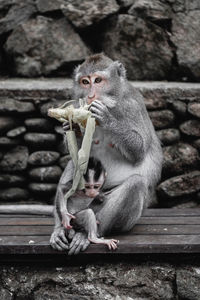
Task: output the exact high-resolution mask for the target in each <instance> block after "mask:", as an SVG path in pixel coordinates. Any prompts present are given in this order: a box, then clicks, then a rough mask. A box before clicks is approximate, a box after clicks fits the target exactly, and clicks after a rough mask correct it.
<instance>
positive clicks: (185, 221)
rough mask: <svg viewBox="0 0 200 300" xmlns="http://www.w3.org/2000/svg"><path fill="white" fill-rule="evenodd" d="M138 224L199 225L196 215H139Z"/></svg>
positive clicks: (199, 221)
mask: <svg viewBox="0 0 200 300" xmlns="http://www.w3.org/2000/svg"><path fill="white" fill-rule="evenodd" d="M138 224H149V225H151V224H166V225H168V224H172V225H173V224H174V225H178V224H179V225H192V224H194V225H200V217H196V216H194V217H193V216H190V217H189V216H188V217H182V216H181V217H179V216H173V217H163V216H161V217H157V216H156V217H155V216H154V217H141V218H140V219H139V221H138Z"/></svg>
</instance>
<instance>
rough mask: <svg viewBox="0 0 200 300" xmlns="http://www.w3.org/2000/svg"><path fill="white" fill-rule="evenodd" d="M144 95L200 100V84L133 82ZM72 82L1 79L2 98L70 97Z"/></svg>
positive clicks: (65, 79)
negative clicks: (159, 94)
mask: <svg viewBox="0 0 200 300" xmlns="http://www.w3.org/2000/svg"><path fill="white" fill-rule="evenodd" d="M131 84H132V85H133V86H134V87H135V88H137V89H139V90H140V91H141V92H142V93H144V94H146V93H147V92H148V93H151V94H152V95H153V94H154V93H155V95H158V93H161V94H163V95H165V96H168V97H169V96H172V97H176V98H177V99H180V100H185V99H188V101H189V100H194V98H197V99H198V100H199V99H200V83H188V82H187V83H184V82H165V81H152V82H150V81H131ZM71 87H72V80H71V79H69V78H40V79H27V78H25V79H21V78H20V79H19V78H13V79H0V96H7V97H10V96H12V97H15V98H18V97H24V96H26V97H32V98H39V97H42V96H43V97H49V96H51V97H55V98H60V97H62V96H64V97H66V96H69V92H70V89H71Z"/></svg>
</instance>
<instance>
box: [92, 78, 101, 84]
mask: <svg viewBox="0 0 200 300" xmlns="http://www.w3.org/2000/svg"><path fill="white" fill-rule="evenodd" d="M101 81H102V78H101V77H96V78H95V81H94V82H95V83H100V82H101Z"/></svg>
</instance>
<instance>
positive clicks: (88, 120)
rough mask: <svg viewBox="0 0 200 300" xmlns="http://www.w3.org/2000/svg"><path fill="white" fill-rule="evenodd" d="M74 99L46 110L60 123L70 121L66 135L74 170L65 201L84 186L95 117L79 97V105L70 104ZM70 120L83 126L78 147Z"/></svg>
mask: <svg viewBox="0 0 200 300" xmlns="http://www.w3.org/2000/svg"><path fill="white" fill-rule="evenodd" d="M75 101H76V100H72V101H69V102H66V103H64V104H63V105H62V106H60V107H58V108H50V109H49V110H48V116H50V117H53V118H55V119H57V120H58V121H60V122H62V123H63V122H65V121H66V120H68V121H69V123H70V129H71V130H69V131H67V132H66V137H67V143H68V149H69V153H70V156H71V158H72V160H73V163H74V166H75V171H74V175H73V184H72V188H71V189H70V190H69V191H68V192H67V194H66V195H65V198H64V199H65V201H66V203H67V199H69V197H71V196H72V195H73V194H74V193H75V192H76V190H77V189H78V190H81V189H83V188H84V178H83V175H84V174H85V173H86V171H87V166H88V161H89V157H90V150H91V145H92V137H93V134H94V131H95V125H96V121H95V118H93V117H92V113H91V112H90V111H89V110H88V109H89V107H90V105H87V104H86V103H85V102H84V101H83V100H82V99H79V104H80V107H79V108H75V107H74V106H73V104H71V103H73V102H75ZM72 122H73V123H76V124H78V125H79V127H80V128H81V127H82V128H85V130H84V136H83V141H82V145H81V148H80V149H78V146H77V140H76V135H75V132H74V131H73V130H72ZM66 203H65V207H66Z"/></svg>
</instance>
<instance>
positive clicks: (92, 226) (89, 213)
mask: <svg viewBox="0 0 200 300" xmlns="http://www.w3.org/2000/svg"><path fill="white" fill-rule="evenodd" d="M74 222H75V223H76V224H77V225H78V226H80V227H81V228H83V229H85V231H86V232H87V234H88V240H89V241H90V242H91V243H94V244H105V245H107V246H108V248H109V249H110V250H112V249H113V250H115V249H116V248H117V243H118V241H117V240H114V239H101V238H98V234H97V220H96V217H95V214H94V212H93V210H92V209H85V210H82V211H80V212H78V213H77V214H76V219H75V220H74Z"/></svg>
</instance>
